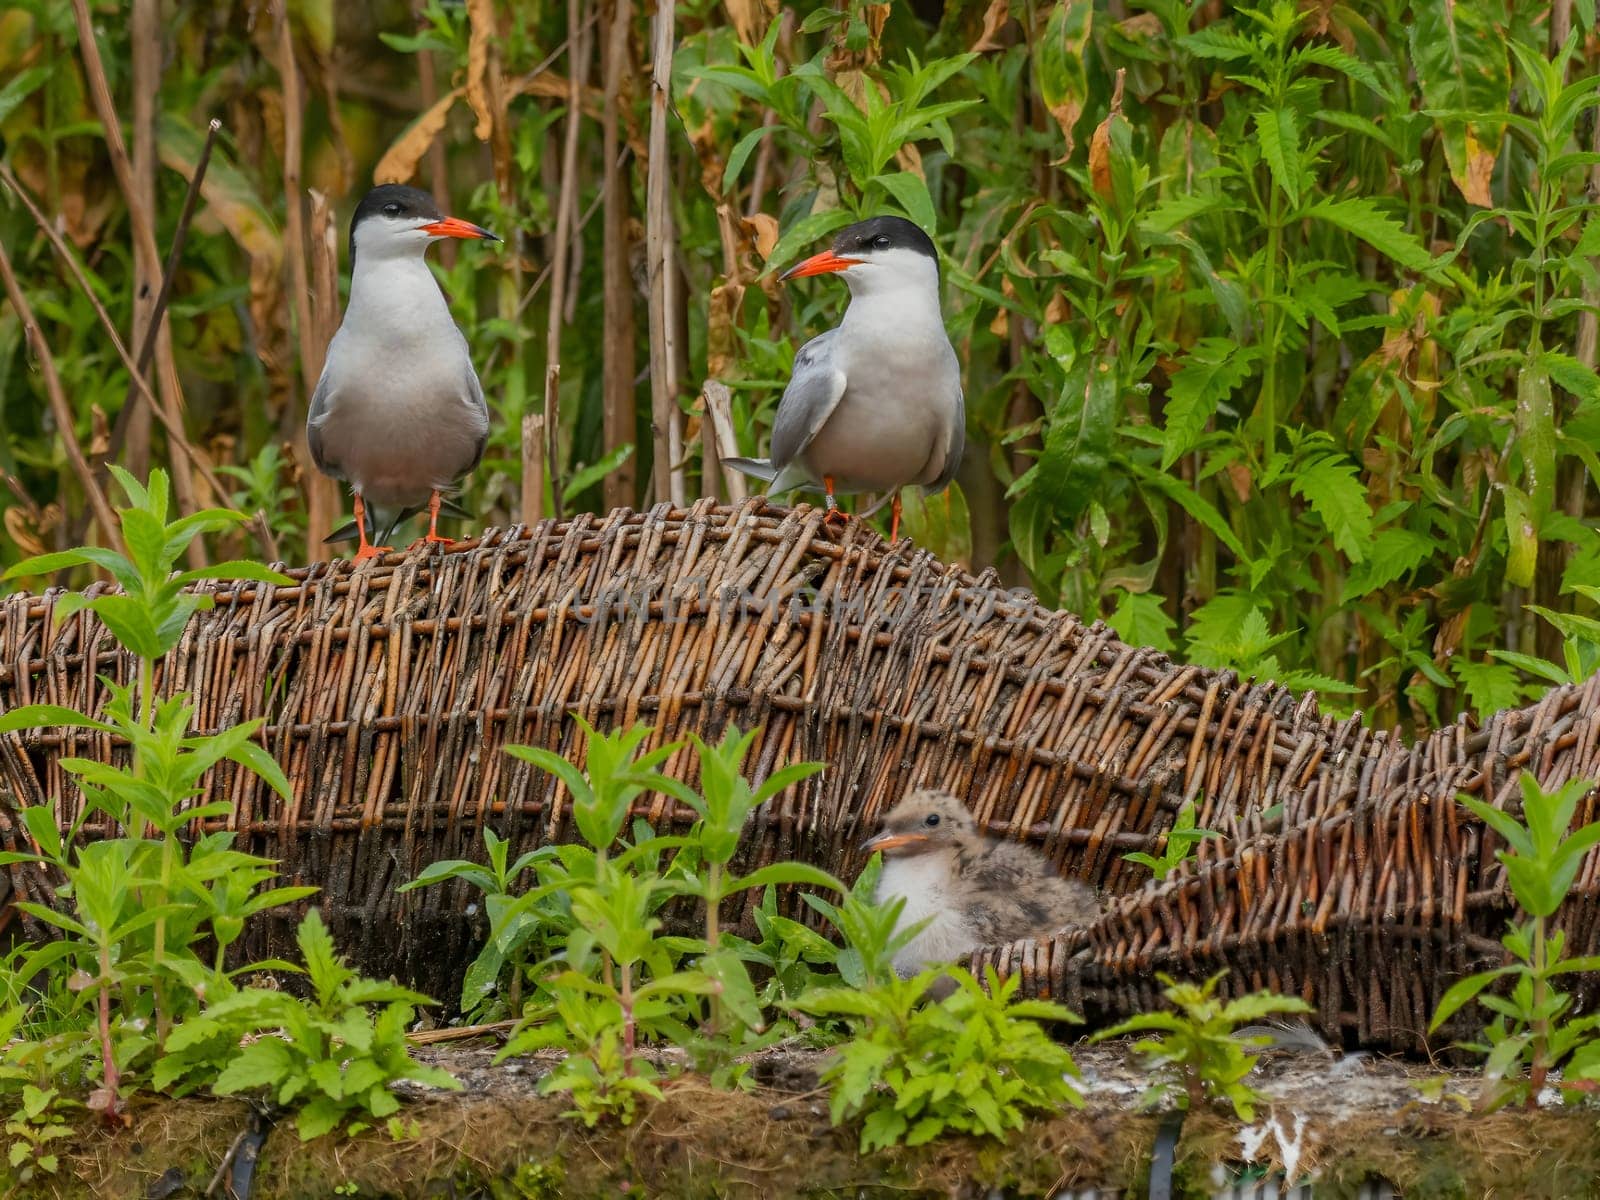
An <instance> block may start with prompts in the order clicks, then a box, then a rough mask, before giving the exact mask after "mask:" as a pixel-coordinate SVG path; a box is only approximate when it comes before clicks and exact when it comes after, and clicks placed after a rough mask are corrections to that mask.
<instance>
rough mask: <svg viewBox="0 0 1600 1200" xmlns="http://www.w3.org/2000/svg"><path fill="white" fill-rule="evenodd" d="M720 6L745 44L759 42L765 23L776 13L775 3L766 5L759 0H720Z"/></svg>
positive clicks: (764, 30) (752, 44) (764, 29)
mask: <svg viewBox="0 0 1600 1200" xmlns="http://www.w3.org/2000/svg"><path fill="white" fill-rule="evenodd" d="M722 7H723V8H725V9H727V10H728V18H729V20H731V21H732V22H733V28H734V31H735V32H736V33H738V35H739V40H740V41H741V42H743V43H744V44H745V45H746V46H754V45H756V44H757V43H759V42H760V41H761V35H762V34H763V33H765V32H766V29H767V25H768V24H769V23H770V22H771V20H772V18H774V17H776V16H777V15H778V7H777V4H776V3H773V4H772V5H770V6H768V5H765V4H763V3H762V2H761V0H722Z"/></svg>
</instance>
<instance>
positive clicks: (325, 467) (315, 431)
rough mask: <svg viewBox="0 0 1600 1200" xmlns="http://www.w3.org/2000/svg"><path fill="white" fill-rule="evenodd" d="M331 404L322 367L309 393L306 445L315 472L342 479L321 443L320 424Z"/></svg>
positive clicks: (327, 375) (330, 388) (330, 391)
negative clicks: (308, 448)
mask: <svg viewBox="0 0 1600 1200" xmlns="http://www.w3.org/2000/svg"><path fill="white" fill-rule="evenodd" d="M332 403H333V384H332V383H330V382H329V372H328V370H327V368H326V367H324V368H323V371H322V378H321V379H318V380H317V387H316V390H315V391H313V392H312V393H311V408H310V410H309V411H308V412H307V413H306V445H307V446H308V447H310V449H311V461H312V462H313V463H315V464H316V467H317V470H319V471H321V472H322V473H323V474H324V475H331V476H332V477H333V478H335V479H343V478H344V473H343V472H342V471H341V470H340V469H339V464H338V463H336V462H334V461H333V459H331V458H329V457H328V451H327V447H326V446H324V445H323V442H322V422H323V421H324V420H325V419H326V418H327V416H328V409H329V408H330V407H331V406H332Z"/></svg>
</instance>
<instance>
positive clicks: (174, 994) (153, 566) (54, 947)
mask: <svg viewBox="0 0 1600 1200" xmlns="http://www.w3.org/2000/svg"><path fill="white" fill-rule="evenodd" d="M112 471H113V472H114V473H115V475H116V477H117V480H118V482H119V483H120V484H121V486H122V488H123V490H124V492H126V493H127V496H128V499H129V501H130V505H129V507H127V508H125V509H122V510H121V511H120V515H121V521H122V534H123V538H124V540H125V542H126V544H127V546H128V554H127V555H123V554H119V553H117V552H116V551H113V550H108V549H103V548H99V547H86V548H83V549H79V550H69V551H64V552H62V553H59V554H51V555H45V556H43V557H39V558H34V559H30V560H27V561H25V562H22V563H19V564H18V565H17V566H15V567H13V568H12V569H11V572H10V574H12V575H21V574H40V573H45V572H50V571H55V570H59V569H62V568H63V567H69V566H75V565H80V564H84V563H89V564H93V565H94V566H96V567H99V568H101V569H103V570H106V571H108V572H110V574H111V575H112V576H113V578H115V579H116V580H117V582H118V583H120V584H121V585H122V588H123V590H122V592H121V593H120V594H108V595H101V596H97V597H93V598H90V597H88V596H85V595H83V594H82V593H69V594H68V595H66V596H63V597H61V599H60V600H59V601H58V602H57V605H56V613H57V616H58V618H61V617H65V616H68V615H70V614H71V613H74V612H77V611H79V610H81V609H85V608H87V609H89V610H91V611H93V612H94V613H95V615H96V616H98V617H99V618H100V620H101V621H102V622H104V624H105V625H106V627H107V628H108V629H109V630H110V631H111V633H112V634H113V636H115V637H116V638H117V640H118V641H119V642H121V643H122V645H123V646H124V648H125V649H127V650H129V651H131V652H132V653H133V654H134V655H135V656H136V658H137V662H138V682H137V684H136V685H135V686H132V687H124V686H121V685H119V684H116V683H115V682H113V681H112V680H110V679H107V680H105V684H106V688H107V690H108V692H109V693H110V699H109V700H108V701H107V702H106V706H105V712H104V715H103V716H102V717H94V716H91V715H89V714H87V713H82V712H78V711H76V710H73V709H69V708H62V707H60V706H56V705H27V706H24V707H21V708H17V709H14V710H12V711H11V712H9V713H7V714H5V715H4V716H3V717H0V731H10V730H17V729H28V728H37V727H40V726H71V727H77V728H86V729H93V730H96V731H98V732H101V733H104V734H108V735H111V736H113V737H115V738H119V739H122V740H124V741H125V742H126V743H127V744H128V745H129V747H130V749H131V757H132V761H131V764H130V766H129V767H127V768H121V767H115V766H113V765H111V764H109V763H101V762H96V761H94V760H91V759H84V758H67V759H63V760H62V763H61V765H62V766H63V767H64V768H65V769H66V770H67V771H69V772H71V773H72V774H73V775H75V776H76V777H77V778H78V780H79V786H80V789H81V790H82V793H83V799H84V803H83V807H82V810H81V811H80V813H79V815H78V817H77V818H76V820H75V821H74V823H73V825H72V827H71V828H69V829H68V830H66V831H65V832H63V831H62V830H61V829H60V828H59V827H58V826H57V824H56V818H55V814H54V811H53V809H52V808H51V807H49V806H40V807H37V808H29V809H25V810H23V812H22V813H21V814H20V816H21V820H22V823H23V825H24V826H25V827H26V829H27V831H28V834H29V837H30V838H31V840H32V842H33V844H34V845H35V846H36V847H38V850H37V853H25V852H8V853H6V854H3V855H0V863H7V864H9V863H15V862H24V861H26V862H35V863H39V864H43V865H46V866H48V867H50V868H52V869H54V870H55V871H57V872H59V873H60V875H61V876H62V877H63V878H64V879H65V881H66V882H65V885H64V886H63V887H62V888H60V889H58V894H59V895H60V896H61V897H62V898H63V899H65V900H67V901H69V903H70V911H62V910H59V909H56V908H53V907H50V906H47V905H42V904H38V903H35V902H31V901H24V902H21V904H22V907H23V908H24V909H25V910H26V911H27V912H28V913H30V914H31V915H32V916H34V917H36V918H37V919H38V920H40V921H42V922H44V923H46V924H48V925H51V926H54V927H55V928H56V929H58V930H59V931H60V932H61V935H62V936H61V937H60V938H59V939H57V940H55V941H52V942H48V943H46V944H44V945H42V946H38V947H34V948H32V949H31V951H30V952H29V954H28V955H27V957H26V958H25V959H24V960H23V961H22V962H21V964H20V966H19V972H20V974H21V976H22V978H24V979H31V978H33V977H34V976H35V975H36V974H38V973H39V972H41V971H65V972H68V973H70V975H71V978H72V981H73V983H72V991H73V992H74V993H75V994H76V1002H75V1007H74V1012H75V1013H77V1014H83V1015H84V1016H85V1017H86V1020H87V1025H83V1026H78V1027H77V1028H80V1029H82V1031H83V1032H84V1034H85V1035H87V1033H88V1027H91V1026H92V1027H93V1028H94V1031H95V1042H94V1045H95V1053H96V1054H97V1055H98V1059H99V1062H98V1064H97V1072H98V1074H99V1075H100V1078H101V1083H102V1086H101V1087H100V1089H98V1090H97V1091H96V1092H95V1093H94V1094H93V1095H92V1096H91V1097H90V1100H89V1105H90V1107H91V1108H93V1109H96V1110H99V1111H101V1112H103V1113H104V1114H105V1115H106V1117H107V1118H108V1119H111V1118H114V1117H115V1116H116V1115H117V1113H118V1085H119V1081H120V1079H121V1076H122V1074H123V1073H124V1072H125V1071H127V1070H129V1069H130V1068H136V1067H137V1068H142V1067H143V1066H144V1065H145V1064H146V1063H147V1060H148V1059H149V1057H150V1056H151V1055H152V1054H155V1053H159V1052H160V1049H161V1047H162V1045H163V1043H164V1042H165V1040H166V1038H167V1035H168V1033H169V1032H170V1030H171V1028H172V1026H173V1024H174V1022H175V1021H176V1020H177V1019H179V1018H180V1017H181V1016H183V1015H184V1014H186V1013H188V1012H192V1011H194V1009H195V1008H196V1007H197V1004H198V1000H197V996H196V993H195V991H194V990H193V987H192V984H193V982H194V975H193V972H192V968H194V967H195V966H196V965H197V964H199V965H201V966H203V965H204V964H203V963H202V962H201V960H200V958H199V956H198V955H199V950H200V948H201V947H202V946H203V945H204V944H205V943H206V942H207V941H209V942H210V943H211V945H212V946H213V947H214V959H215V965H214V966H213V967H211V968H210V970H211V971H212V972H213V973H215V974H220V972H221V964H222V955H223V953H224V952H225V951H226V949H227V947H228V945H229V944H230V943H232V942H233V941H234V940H235V939H236V938H237V937H238V935H239V933H240V931H241V929H242V927H243V920H244V918H245V917H246V916H248V915H249V914H251V913H253V912H258V911H261V910H262V909H265V908H270V907H275V906H278V905H282V904H287V903H291V902H293V901H295V900H298V899H301V898H303V897H305V896H306V895H309V894H310V893H311V892H312V891H313V890H314V889H311V888H269V889H266V890H263V891H257V890H256V889H257V888H258V887H259V886H260V885H261V884H263V883H265V882H267V881H268V880H269V879H270V878H271V877H272V876H273V874H274V872H272V871H271V869H270V864H269V863H268V862H267V861H266V860H264V859H260V858H257V857H254V856H252V855H247V854H243V853H241V852H239V851H235V850H233V849H231V848H230V844H231V841H232V837H231V835H229V834H226V833H214V834H207V835H203V836H201V837H198V838H195V839H193V840H192V841H190V840H189V839H188V838H186V837H185V836H184V833H185V831H186V829H187V827H188V826H189V825H190V823H191V822H193V821H195V820H204V819H207V818H215V817H218V816H221V815H223V814H226V813H227V812H228V811H229V807H228V805H226V804H224V803H220V802H212V803H210V804H204V805H194V804H192V801H193V800H194V798H195V797H196V796H197V795H198V794H199V793H200V790H201V788H200V780H201V778H202V776H203V775H204V774H205V773H206V772H207V771H208V770H210V768H211V767H213V766H214V765H215V764H217V763H218V762H220V761H222V760H224V759H227V760H231V761H233V762H236V763H238V764H239V765H240V766H242V767H244V768H245V769H248V770H251V771H253V772H255V773H256V774H257V775H259V776H261V777H262V779H264V780H265V781H266V782H267V783H268V785H269V786H271V787H272V788H273V789H274V790H275V791H277V792H278V793H279V794H280V795H282V796H284V797H287V796H288V794H289V786H288V781H287V780H286V779H285V778H284V776H283V772H282V771H281V770H280V769H279V768H278V766H277V764H276V763H275V762H273V761H272V759H271V757H270V756H269V755H268V754H267V753H266V752H265V751H264V750H262V749H261V747H259V746H257V745H256V744H255V743H254V742H253V741H252V740H251V738H252V736H253V735H254V733H255V732H256V730H257V729H258V728H259V727H260V725H261V722H260V721H259V720H255V721H248V722H245V723H242V724H240V725H236V726H234V727H232V728H231V729H226V730H221V731H218V732H216V733H213V734H208V735H190V734H189V732H188V730H189V725H190V718H191V716H192V713H193V710H192V709H191V708H190V707H189V706H188V704H187V703H186V702H185V698H184V697H183V696H173V697H171V698H168V699H165V700H160V701H158V699H157V697H156V695H155V662H156V659H157V658H159V657H160V656H161V655H163V654H164V653H166V651H168V650H169V649H171V647H172V646H174V645H175V644H176V643H177V641H178V639H179V637H180V636H181V635H182V633H183V628H184V625H185V624H186V622H187V621H188V618H189V617H190V616H191V615H192V614H193V613H195V612H196V611H199V610H201V609H204V608H208V607H210V606H211V604H212V598H211V597H210V596H209V595H206V594H203V593H196V592H189V591H185V590H184V589H185V588H186V587H187V586H189V585H191V584H194V583H196V582H199V581H201V580H207V579H239V580H256V581H261V582H286V579H285V578H284V577H283V576H281V575H278V574H277V573H276V572H272V571H269V570H267V569H266V568H264V567H261V566H258V565H256V564H254V563H221V564H218V565H217V566H214V567H209V568H205V569H202V570H192V571H185V572H181V573H174V570H173V568H174V566H175V565H176V563H177V562H178V561H179V559H180V558H181V557H182V556H183V554H184V552H185V550H186V549H187V547H188V546H189V544H190V542H191V541H192V540H193V539H194V538H196V537H198V536H199V535H200V534H201V533H202V532H204V531H206V530H216V529H225V528H229V527H231V526H234V525H237V524H238V523H239V522H240V521H242V520H243V518H242V517H241V516H240V515H239V514H237V513H233V512H227V511H224V510H207V511H204V512H200V513H196V514H193V515H192V516H189V517H183V518H179V519H178V520H175V521H170V522H169V521H168V520H167V511H168V494H167V480H166V476H165V474H164V473H163V472H161V471H153V472H151V476H150V481H149V486H148V487H145V486H142V485H140V484H139V483H138V482H137V481H136V480H134V479H133V478H132V477H131V476H130V475H128V474H127V473H126V472H125V471H122V470H120V469H118V468H116V467H113V468H112ZM95 814H100V815H101V816H102V817H103V818H104V820H105V821H106V822H107V823H108V824H109V826H110V828H111V830H112V831H114V830H116V829H121V830H123V831H124V836H120V837H117V836H112V837H107V838H105V839H103V840H99V841H93V842H89V843H86V844H81V845H80V844H78V841H77V839H78V834H79V832H80V830H81V829H82V827H83V825H84V823H85V822H86V821H87V820H88V819H89V818H90V817H91V816H93V815H95ZM63 1036H67V1035H63Z"/></svg>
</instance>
